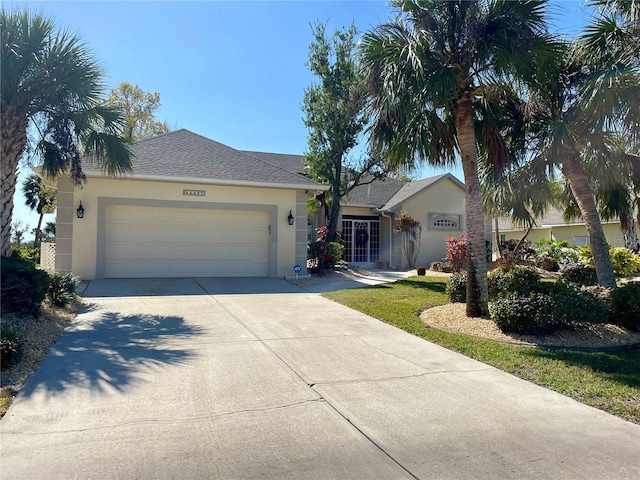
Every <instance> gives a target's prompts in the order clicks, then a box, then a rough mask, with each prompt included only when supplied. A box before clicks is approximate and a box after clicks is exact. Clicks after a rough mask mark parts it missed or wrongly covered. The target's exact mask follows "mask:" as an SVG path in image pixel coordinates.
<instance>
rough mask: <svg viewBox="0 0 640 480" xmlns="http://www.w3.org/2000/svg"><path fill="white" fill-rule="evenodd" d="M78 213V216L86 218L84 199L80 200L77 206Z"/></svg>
mask: <svg viewBox="0 0 640 480" xmlns="http://www.w3.org/2000/svg"><path fill="white" fill-rule="evenodd" d="M76 214H77V215H78V218H84V207H83V206H82V200H81V201H80V205H78V208H76Z"/></svg>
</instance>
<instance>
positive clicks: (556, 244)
mask: <svg viewBox="0 0 640 480" xmlns="http://www.w3.org/2000/svg"><path fill="white" fill-rule="evenodd" d="M533 251H534V255H535V256H536V258H537V259H542V258H550V259H553V260H555V261H556V262H558V263H575V262H577V261H578V258H579V256H580V252H579V251H578V249H577V248H576V247H572V246H571V245H569V244H568V243H567V242H565V241H564V240H548V239H546V238H543V239H542V240H538V241H537V242H536V243H535V245H534V246H533ZM541 268H543V267H541ZM545 270H546V269H545Z"/></svg>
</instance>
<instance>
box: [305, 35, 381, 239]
mask: <svg viewBox="0 0 640 480" xmlns="http://www.w3.org/2000/svg"><path fill="white" fill-rule="evenodd" d="M325 30H326V24H322V23H316V24H314V25H313V26H312V31H313V37H314V41H313V42H312V43H311V45H310V47H309V64H308V66H309V69H310V70H311V72H312V73H313V74H314V75H316V76H317V77H318V79H319V82H318V83H314V84H312V85H311V86H310V87H308V88H307V89H306V90H305V92H304V100H303V110H304V114H305V117H304V123H305V125H306V127H307V128H308V130H309V139H308V149H307V151H306V153H305V163H306V164H307V165H308V166H309V167H310V176H311V177H312V178H313V179H314V180H317V181H319V182H322V183H328V184H329V186H330V190H329V192H327V194H326V195H325V194H323V195H321V196H320V198H318V200H319V201H320V203H321V205H322V207H323V209H324V211H325V216H326V217H327V226H328V231H327V241H328V242H332V241H334V240H335V238H336V230H337V226H338V218H339V216H340V200H341V199H342V198H343V197H344V196H345V195H346V194H347V193H348V192H349V191H351V190H352V189H353V188H355V187H356V186H358V185H363V184H367V183H371V182H373V181H374V180H375V179H376V178H378V177H380V176H381V175H382V173H383V168H381V165H380V164H379V162H377V161H376V160H375V159H374V158H372V157H367V158H364V159H360V160H357V161H354V160H352V159H350V158H349V153H350V151H351V150H352V149H353V148H354V147H355V146H356V145H357V144H358V137H359V136H360V134H361V133H362V131H363V129H364V126H365V124H366V121H367V119H366V116H365V115H364V104H365V96H364V94H363V93H364V92H363V88H362V87H363V84H362V76H361V74H360V73H359V71H358V68H357V65H356V61H355V56H354V52H355V48H356V43H355V36H356V34H357V31H356V28H355V26H353V25H352V26H351V27H350V28H348V29H343V30H337V31H336V32H335V33H334V34H333V36H332V37H331V38H330V39H328V38H327V37H326V35H325ZM327 195H328V196H329V198H327Z"/></svg>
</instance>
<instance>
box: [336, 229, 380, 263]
mask: <svg viewBox="0 0 640 480" xmlns="http://www.w3.org/2000/svg"><path fill="white" fill-rule="evenodd" d="M342 239H343V240H344V244H345V248H344V260H345V261H347V262H348V263H356V264H367V263H374V262H377V261H378V260H379V259H380V221H379V220H365V219H345V220H342Z"/></svg>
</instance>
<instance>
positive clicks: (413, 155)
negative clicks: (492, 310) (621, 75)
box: [362, 0, 552, 317]
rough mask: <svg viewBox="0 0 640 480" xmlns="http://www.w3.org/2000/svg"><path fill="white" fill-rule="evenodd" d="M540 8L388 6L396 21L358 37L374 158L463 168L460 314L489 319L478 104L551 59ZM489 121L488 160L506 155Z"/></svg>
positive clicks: (538, 4)
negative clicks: (464, 259)
mask: <svg viewBox="0 0 640 480" xmlns="http://www.w3.org/2000/svg"><path fill="white" fill-rule="evenodd" d="M545 3H546V2H545V1H543V0H540V1H503V0H489V1H467V0H451V1H446V2H443V1H439V0H424V1H420V0H394V1H392V6H393V7H395V8H396V9H397V10H398V12H399V14H398V18H397V19H396V20H395V21H392V22H390V23H387V24H384V25H381V26H379V27H377V28H375V29H374V30H372V31H370V32H368V33H366V34H365V36H364V38H363V42H362V60H363V64H364V67H365V69H366V70H367V74H368V78H369V91H370V104H369V106H370V108H371V110H372V112H373V119H372V126H371V129H370V132H371V141H372V144H373V147H374V151H376V152H380V155H382V157H383V158H385V160H387V161H390V162H391V163H392V164H395V165H406V164H409V165H412V164H415V163H418V162H428V163H430V164H434V165H447V164H452V163H454V162H455V161H456V160H457V158H460V159H461V161H462V169H463V172H464V180H465V189H466V225H467V234H468V237H467V242H468V282H467V309H466V311H467V315H469V316H474V317H487V316H488V315H489V312H488V294H487V260H486V247H485V228H484V211H483V205H482V199H481V194H480V182H479V176H478V153H479V152H478V146H479V142H478V137H476V132H475V129H474V119H475V118H476V114H477V113H478V112H479V110H478V109H477V105H478V100H479V99H481V98H482V96H483V94H484V92H485V88H486V86H487V84H488V83H493V82H494V79H501V78H502V79H504V78H507V77H508V78H513V77H518V78H527V77H530V76H531V75H532V74H533V71H532V67H533V65H534V63H535V62H533V60H534V59H535V58H536V57H537V56H538V55H541V54H542V53H548V54H551V53H552V49H551V47H550V46H549V45H550V43H549V42H548V41H547V40H548V38H547V37H546V33H545V28H546V27H545V21H544V11H543V9H544V6H545ZM492 120H493V118H492V116H491V115H489V116H487V117H486V118H485V119H484V122H483V129H482V131H481V134H480V137H479V138H480V139H481V140H482V143H484V145H485V146H486V147H487V148H489V146H490V149H491V150H492V155H491V160H492V161H494V162H495V163H496V164H497V165H505V164H506V163H507V162H508V160H509V155H508V150H507V148H506V145H505V143H504V141H503V140H502V138H501V135H500V131H499V128H498V127H497V126H496V125H495V123H494V122H493V121H492Z"/></svg>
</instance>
